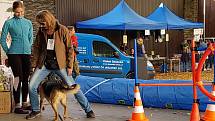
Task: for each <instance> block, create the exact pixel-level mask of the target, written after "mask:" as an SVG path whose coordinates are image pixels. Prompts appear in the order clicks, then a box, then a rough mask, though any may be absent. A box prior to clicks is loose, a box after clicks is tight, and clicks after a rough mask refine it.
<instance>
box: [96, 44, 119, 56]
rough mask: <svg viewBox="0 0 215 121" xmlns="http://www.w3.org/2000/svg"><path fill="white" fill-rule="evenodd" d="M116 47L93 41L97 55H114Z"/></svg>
mask: <svg viewBox="0 0 215 121" xmlns="http://www.w3.org/2000/svg"><path fill="white" fill-rule="evenodd" d="M114 51H115V50H114V49H113V48H112V47H111V46H110V45H108V44H107V43H104V42H100V41H93V55H94V56H97V57H113V53H114Z"/></svg>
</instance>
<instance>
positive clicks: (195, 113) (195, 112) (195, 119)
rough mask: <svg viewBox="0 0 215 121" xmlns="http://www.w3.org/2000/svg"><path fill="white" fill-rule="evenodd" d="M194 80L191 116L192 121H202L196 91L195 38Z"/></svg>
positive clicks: (193, 48)
mask: <svg viewBox="0 0 215 121" xmlns="http://www.w3.org/2000/svg"><path fill="white" fill-rule="evenodd" d="M191 44H192V53H191V54H192V55H191V57H192V60H191V64H192V78H193V105H192V110H191V115H190V121H199V120H200V115H199V99H198V96H197V89H196V78H195V77H196V59H195V53H196V50H195V41H194V38H193V39H192V43H191Z"/></svg>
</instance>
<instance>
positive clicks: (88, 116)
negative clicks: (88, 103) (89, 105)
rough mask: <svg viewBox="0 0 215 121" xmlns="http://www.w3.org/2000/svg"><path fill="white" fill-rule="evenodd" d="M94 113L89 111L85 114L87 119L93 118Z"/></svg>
mask: <svg viewBox="0 0 215 121" xmlns="http://www.w3.org/2000/svg"><path fill="white" fill-rule="evenodd" d="M95 117H96V116H95V114H94V112H93V111H92V110H91V111H90V112H87V118H95Z"/></svg>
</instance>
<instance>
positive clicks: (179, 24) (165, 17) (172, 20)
mask: <svg viewBox="0 0 215 121" xmlns="http://www.w3.org/2000/svg"><path fill="white" fill-rule="evenodd" d="M147 18H148V19H151V20H153V21H157V22H162V23H165V24H166V29H191V28H203V23H196V22H191V21H188V20H185V19H182V18H180V17H178V16H176V15H175V14H174V13H173V12H172V11H170V10H169V9H168V8H167V7H166V6H165V5H164V4H163V3H161V4H160V6H159V7H158V8H157V9H156V10H155V11H154V12H152V13H151V14H150V15H149V16H148V17H147Z"/></svg>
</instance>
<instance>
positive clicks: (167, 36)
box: [166, 34, 169, 42]
mask: <svg viewBox="0 0 215 121" xmlns="http://www.w3.org/2000/svg"><path fill="white" fill-rule="evenodd" d="M168 41H169V34H166V42H168Z"/></svg>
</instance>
